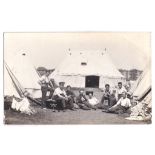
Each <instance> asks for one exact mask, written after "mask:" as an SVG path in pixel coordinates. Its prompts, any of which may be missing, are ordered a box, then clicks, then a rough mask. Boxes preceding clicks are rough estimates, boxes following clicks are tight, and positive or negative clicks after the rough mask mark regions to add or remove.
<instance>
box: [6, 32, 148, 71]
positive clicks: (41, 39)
mask: <svg viewBox="0 0 155 155" xmlns="http://www.w3.org/2000/svg"><path fill="white" fill-rule="evenodd" d="M150 38H151V34H150V33H148V32H138V33H136V32H102V33H101V32H69V33H67V32H66V33H56V32H55V33H4V60H5V61H6V62H7V63H9V62H10V61H11V60H12V58H13V57H15V56H16V55H18V54H20V53H23V52H24V53H27V55H28V56H29V58H30V59H31V62H32V63H33V64H34V65H35V66H36V67H39V66H44V67H46V68H48V69H52V68H55V67H56V66H57V65H58V64H59V63H61V61H63V59H64V58H65V57H66V55H67V53H68V50H69V49H70V51H71V52H75V51H76V52H77V51H79V52H80V51H88V52H89V50H90V51H92V50H93V51H94V52H95V51H101V52H102V51H104V50H105V48H106V52H107V53H108V54H109V56H110V58H111V60H112V62H113V63H114V64H115V66H116V68H118V69H135V68H136V69H140V70H143V69H144V68H145V65H146V64H147V62H148V61H150V58H151V39H150ZM75 59H76V58H75Z"/></svg>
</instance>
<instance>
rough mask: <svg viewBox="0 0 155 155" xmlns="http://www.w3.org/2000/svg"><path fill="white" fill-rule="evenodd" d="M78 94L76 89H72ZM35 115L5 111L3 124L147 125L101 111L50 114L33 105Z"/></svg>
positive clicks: (99, 95)
mask: <svg viewBox="0 0 155 155" xmlns="http://www.w3.org/2000/svg"><path fill="white" fill-rule="evenodd" d="M93 91H94V95H95V96H96V97H97V98H98V100H100V99H101V97H102V92H101V90H99V89H93ZM74 92H75V94H76V95H77V94H78V89H74ZM33 108H34V109H35V110H36V112H37V113H36V114H34V115H31V116H28V115H26V114H21V113H18V112H15V111H12V110H6V111H5V120H4V123H5V124H147V122H143V121H129V120H126V119H125V117H127V114H122V115H118V114H111V113H104V112H102V110H100V109H98V110H89V111H85V110H82V109H79V110H77V111H71V110H67V111H66V112H62V111H60V112H58V111H56V112H52V110H51V109H46V110H43V109H41V107H40V106H38V105H33Z"/></svg>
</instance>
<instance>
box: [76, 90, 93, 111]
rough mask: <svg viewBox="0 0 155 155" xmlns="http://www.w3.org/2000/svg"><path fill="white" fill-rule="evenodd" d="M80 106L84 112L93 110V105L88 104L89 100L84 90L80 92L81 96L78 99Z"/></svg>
mask: <svg viewBox="0 0 155 155" xmlns="http://www.w3.org/2000/svg"><path fill="white" fill-rule="evenodd" d="M76 102H77V104H78V106H79V107H80V108H81V109H83V110H91V107H92V106H91V105H90V104H89V103H88V99H87V98H86V96H85V95H84V90H80V91H79V96H77V98H76Z"/></svg>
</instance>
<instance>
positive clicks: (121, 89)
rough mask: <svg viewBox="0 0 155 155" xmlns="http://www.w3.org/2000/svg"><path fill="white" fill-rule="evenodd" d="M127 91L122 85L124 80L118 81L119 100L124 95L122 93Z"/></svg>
mask: <svg viewBox="0 0 155 155" xmlns="http://www.w3.org/2000/svg"><path fill="white" fill-rule="evenodd" d="M123 92H126V89H125V88H124V86H123V85H122V82H118V89H117V100H119V99H120V98H121V97H122V93H123Z"/></svg>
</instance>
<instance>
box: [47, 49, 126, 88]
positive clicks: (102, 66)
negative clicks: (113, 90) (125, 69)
mask: <svg viewBox="0 0 155 155" xmlns="http://www.w3.org/2000/svg"><path fill="white" fill-rule="evenodd" d="M50 78H53V79H55V81H56V82H60V81H63V82H65V84H66V85H71V86H72V87H79V88H84V87H96V88H104V86H105V84H106V83H109V84H110V86H114V85H116V84H117V83H118V82H119V81H124V80H125V78H124V76H123V75H122V74H121V73H120V72H119V71H118V70H117V68H116V66H115V65H114V64H113V63H112V61H111V60H110V58H109V56H108V54H107V53H106V52H97V51H80V52H79V51H77V52H76V51H74V52H71V51H69V52H68V55H67V57H66V59H64V61H62V62H61V63H60V65H58V66H57V67H56V69H55V71H54V72H53V73H52V74H51V75H50Z"/></svg>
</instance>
